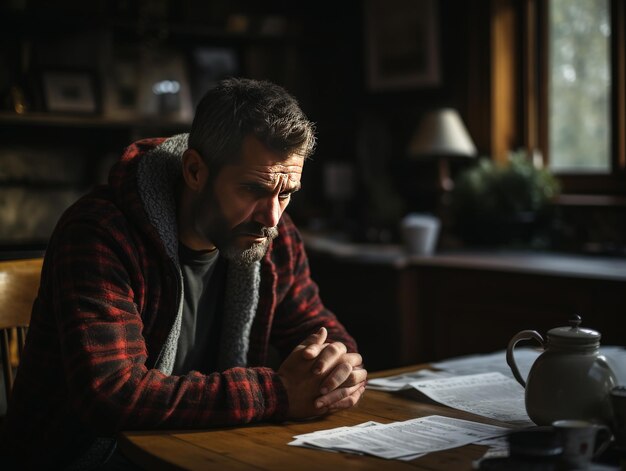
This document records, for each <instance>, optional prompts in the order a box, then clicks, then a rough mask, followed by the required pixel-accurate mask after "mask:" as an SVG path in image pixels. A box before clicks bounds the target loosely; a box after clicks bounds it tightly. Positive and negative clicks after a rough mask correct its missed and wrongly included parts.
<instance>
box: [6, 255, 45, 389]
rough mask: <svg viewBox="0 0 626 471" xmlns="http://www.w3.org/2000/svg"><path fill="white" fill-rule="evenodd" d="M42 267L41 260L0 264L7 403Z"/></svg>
mask: <svg viewBox="0 0 626 471" xmlns="http://www.w3.org/2000/svg"><path fill="white" fill-rule="evenodd" d="M42 264H43V259H42V258H33V259H24V260H8V261H0V355H1V357H2V371H3V373H4V387H5V390H6V398H7V400H8V398H9V395H10V392H11V389H12V388H13V371H14V369H15V368H16V367H17V362H18V361H19V356H20V355H21V353H22V347H23V346H24V340H25V339H26V329H27V328H28V324H29V323H30V314H31V310H32V307H33V301H34V300H35V297H36V296H37V291H38V289H39V280H40V278H41V266H42Z"/></svg>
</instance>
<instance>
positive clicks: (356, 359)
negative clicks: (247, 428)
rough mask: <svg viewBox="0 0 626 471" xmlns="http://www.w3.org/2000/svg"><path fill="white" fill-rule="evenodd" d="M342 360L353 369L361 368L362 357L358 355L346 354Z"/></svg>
mask: <svg viewBox="0 0 626 471" xmlns="http://www.w3.org/2000/svg"><path fill="white" fill-rule="evenodd" d="M343 357H344V358H343V360H344V361H345V362H347V363H349V364H350V365H352V366H353V367H358V366H363V357H362V356H361V355H359V354H358V353H346V354H345V355H344V356H343Z"/></svg>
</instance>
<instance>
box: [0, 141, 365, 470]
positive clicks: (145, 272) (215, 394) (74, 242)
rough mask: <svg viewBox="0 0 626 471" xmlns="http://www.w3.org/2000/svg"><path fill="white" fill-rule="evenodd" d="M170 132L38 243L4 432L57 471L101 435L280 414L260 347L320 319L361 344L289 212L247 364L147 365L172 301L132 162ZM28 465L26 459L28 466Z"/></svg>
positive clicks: (168, 270)
mask: <svg viewBox="0 0 626 471" xmlns="http://www.w3.org/2000/svg"><path fill="white" fill-rule="evenodd" d="M163 141H164V139H160V138H159V139H146V140H143V141H139V142H137V143H135V144H133V145H131V146H129V147H128V148H127V150H126V152H125V153H124V155H123V157H122V159H121V160H120V162H118V164H116V166H115V167H114V168H113V169H112V172H111V175H110V179H109V185H106V186H101V187H99V188H96V189H95V190H94V191H92V192H91V193H90V194H88V195H86V196H84V197H83V198H81V199H80V200H79V201H78V202H76V203H75V204H74V205H73V206H72V207H70V208H69V209H68V210H67V211H66V213H65V214H64V215H63V217H62V218H61V220H60V221H59V223H58V225H57V227H56V229H55V231H54V233H53V236H52V237H51V240H50V243H49V246H48V248H47V250H46V256H45V261H44V267H43V271H42V278H41V287H40V290H39V295H38V297H37V299H36V301H35V303H34V307H33V314H32V321H31V325H30V329H29V333H28V338H27V342H26V347H25V351H24V355H23V358H22V360H21V364H20V367H19V371H18V375H17V378H16V382H15V386H14V389H13V394H12V397H11V401H10V404H9V409H8V413H7V419H6V423H5V427H4V436H3V437H2V445H3V446H4V448H5V452H6V451H7V450H10V451H11V452H12V453H16V454H20V455H21V457H20V463H22V464H24V465H28V464H30V465H31V467H37V466H40V465H41V466H43V467H42V468H41V469H53V468H57V467H59V466H62V465H63V464H65V463H68V462H71V461H72V460H73V458H75V457H76V456H77V455H78V454H79V453H80V452H81V451H83V450H85V449H87V448H88V447H89V446H90V444H91V442H92V441H93V439H94V437H96V436H113V435H114V434H115V433H116V432H117V431H120V430H124V429H127V430H128V429H155V428H171V429H175V428H200V427H209V426H215V425H226V424H244V423H248V422H252V421H259V420H268V419H271V420H281V419H284V418H285V414H286V411H287V408H288V403H287V396H286V391H285V389H284V387H283V385H282V382H281V381H280V379H279V378H278V376H277V374H276V373H275V372H274V371H273V370H272V369H270V368H267V367H264V366H263V365H265V364H266V360H267V356H268V345H269V344H272V345H273V346H275V347H276V348H277V349H278V351H279V352H280V354H281V355H282V356H283V357H284V356H286V355H288V354H289V352H290V351H291V350H292V349H293V348H294V347H295V346H296V345H297V344H298V343H299V342H300V341H302V340H303V339H304V338H305V337H306V336H307V335H309V334H311V333H312V332H314V331H316V330H317V329H318V328H319V327H321V326H325V327H326V328H327V329H328V331H329V338H331V339H334V340H339V341H342V342H344V343H345V344H346V345H347V346H348V349H349V350H350V351H355V350H356V344H355V342H354V340H353V339H352V338H351V337H350V336H349V335H348V334H347V332H346V331H345V329H344V327H343V326H342V325H341V324H340V323H339V322H338V321H337V319H336V318H335V316H334V315H333V314H332V313H331V312H329V311H328V310H327V309H325V308H324V306H323V304H322V302H321V301H320V298H319V296H318V289H317V286H316V285H315V283H314V282H313V281H312V280H311V279H310V277H309V268H308V264H307V259H306V255H305V251H304V248H303V244H302V241H301V238H300V236H299V234H298V232H297V230H296V228H295V227H294V225H293V224H292V222H291V220H290V218H289V217H288V216H287V215H283V217H282V220H281V222H280V224H279V226H278V228H279V236H278V237H277V238H276V239H275V240H274V241H273V243H272V246H271V248H270V250H269V251H268V253H267V255H266V256H265V258H264V259H263V260H262V262H261V285H260V287H259V290H260V291H259V294H260V300H259V304H258V308H257V313H256V317H255V319H254V323H253V325H252V330H251V333H250V346H249V352H248V367H247V368H232V369H229V370H226V371H222V372H214V373H210V374H202V373H199V372H191V373H189V374H187V375H185V376H166V375H164V374H163V373H161V372H160V371H159V370H157V369H155V368H154V365H155V362H156V360H157V357H158V355H159V352H160V351H161V347H162V346H163V344H164V342H165V339H166V337H167V335H168V333H169V332H170V329H171V327H172V323H173V321H174V318H175V316H176V313H177V309H178V304H177V303H178V301H179V300H178V291H177V289H178V284H177V281H176V280H177V278H176V266H175V265H174V262H173V261H172V260H171V259H169V257H168V256H167V255H166V252H165V249H164V245H163V243H162V241H161V240H160V238H159V235H158V233H157V231H156V229H155V227H154V226H152V225H151V224H150V223H149V222H148V219H147V216H146V213H145V210H144V208H143V203H142V200H141V198H140V196H139V194H138V190H137V181H136V169H137V163H138V161H139V159H141V157H142V156H143V155H145V153H146V152H148V151H150V150H151V149H153V148H154V147H155V146H157V145H159V144H160V143H161V142H163ZM25 467H28V466H25Z"/></svg>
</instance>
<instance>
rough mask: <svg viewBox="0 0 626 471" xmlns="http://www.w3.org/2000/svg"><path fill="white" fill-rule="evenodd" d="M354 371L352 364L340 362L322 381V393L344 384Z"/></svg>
mask: <svg viewBox="0 0 626 471" xmlns="http://www.w3.org/2000/svg"><path fill="white" fill-rule="evenodd" d="M351 373H352V366H350V365H349V364H348V363H339V364H338V365H337V366H335V368H333V370H332V371H331V372H330V373H329V374H328V376H327V377H326V379H325V380H324V381H323V382H322V385H321V388H320V394H327V393H328V392H329V391H332V390H333V389H336V388H337V387H338V386H339V385H341V384H344V383H345V381H346V380H347V379H348V378H349V377H350V374H351ZM353 385H354V384H345V385H344V386H353Z"/></svg>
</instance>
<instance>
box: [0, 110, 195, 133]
mask: <svg viewBox="0 0 626 471" xmlns="http://www.w3.org/2000/svg"><path fill="white" fill-rule="evenodd" d="M0 124H3V125H13V126H56V127H68V126H71V127H79V128H102V129H114V128H123V129H126V128H161V129H171V130H180V131H187V130H189V128H190V127H191V121H185V120H178V119H163V118H146V117H132V118H130V117H129V118H108V117H103V116H82V115H56V114H51V113H26V114H16V113H8V112H0Z"/></svg>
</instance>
